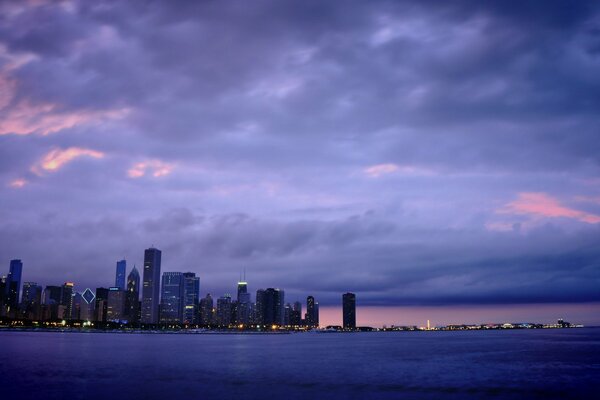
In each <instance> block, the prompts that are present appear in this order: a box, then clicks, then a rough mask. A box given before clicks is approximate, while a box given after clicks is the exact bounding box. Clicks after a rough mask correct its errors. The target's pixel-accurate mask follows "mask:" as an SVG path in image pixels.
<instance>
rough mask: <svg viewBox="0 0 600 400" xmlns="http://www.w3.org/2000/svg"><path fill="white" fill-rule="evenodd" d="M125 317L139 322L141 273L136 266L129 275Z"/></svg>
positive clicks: (133, 321)
mask: <svg viewBox="0 0 600 400" xmlns="http://www.w3.org/2000/svg"><path fill="white" fill-rule="evenodd" d="M124 312H125V319H126V320H127V321H129V322H130V323H132V324H137V323H138V322H139V321H140V319H139V314H140V274H139V272H138V270H137V268H136V267H135V265H134V266H133V269H132V270H131V272H130V273H129V275H128V276H127V292H126V293H125V311H124Z"/></svg>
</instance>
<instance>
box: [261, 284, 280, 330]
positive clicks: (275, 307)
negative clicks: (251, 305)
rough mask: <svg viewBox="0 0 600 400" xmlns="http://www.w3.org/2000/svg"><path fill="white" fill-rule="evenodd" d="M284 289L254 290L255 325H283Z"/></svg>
mask: <svg viewBox="0 0 600 400" xmlns="http://www.w3.org/2000/svg"><path fill="white" fill-rule="evenodd" d="M284 297H285V296H284V291H283V290H281V289H274V288H268V289H266V290H262V289H259V290H257V291H256V318H257V321H256V323H257V325H283V324H284V317H285V307H284V306H285V304H284Z"/></svg>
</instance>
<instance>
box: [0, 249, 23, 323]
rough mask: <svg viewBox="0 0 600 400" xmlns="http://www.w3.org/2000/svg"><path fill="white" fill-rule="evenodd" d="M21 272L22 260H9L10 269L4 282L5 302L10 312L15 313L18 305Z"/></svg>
mask: <svg viewBox="0 0 600 400" xmlns="http://www.w3.org/2000/svg"><path fill="white" fill-rule="evenodd" d="M22 274H23V262H22V261H21V260H10V269H9V271H8V276H7V277H6V283H5V286H6V287H5V289H4V290H5V299H6V300H5V304H6V307H7V311H8V312H9V313H10V314H13V315H16V311H17V307H18V305H19V294H20V291H21V275H22Z"/></svg>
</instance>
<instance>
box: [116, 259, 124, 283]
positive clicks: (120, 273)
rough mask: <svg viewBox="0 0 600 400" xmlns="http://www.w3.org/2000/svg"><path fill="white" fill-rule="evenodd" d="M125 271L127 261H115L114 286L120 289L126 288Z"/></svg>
mask: <svg viewBox="0 0 600 400" xmlns="http://www.w3.org/2000/svg"><path fill="white" fill-rule="evenodd" d="M126 273H127V261H125V260H121V261H117V270H116V273H115V287H118V288H119V289H121V290H126V289H127V288H126V287H125V274H126Z"/></svg>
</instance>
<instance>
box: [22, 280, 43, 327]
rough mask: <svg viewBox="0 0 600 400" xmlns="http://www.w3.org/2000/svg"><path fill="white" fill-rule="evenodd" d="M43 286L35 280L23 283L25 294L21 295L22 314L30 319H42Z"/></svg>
mask: <svg viewBox="0 0 600 400" xmlns="http://www.w3.org/2000/svg"><path fill="white" fill-rule="evenodd" d="M42 291H43V289H42V287H41V286H40V285H38V284H37V283H35V282H25V283H24V284H23V294H22V296H21V310H22V312H21V315H22V316H23V317H24V318H26V319H30V320H38V319H40V311H41V306H42Z"/></svg>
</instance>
